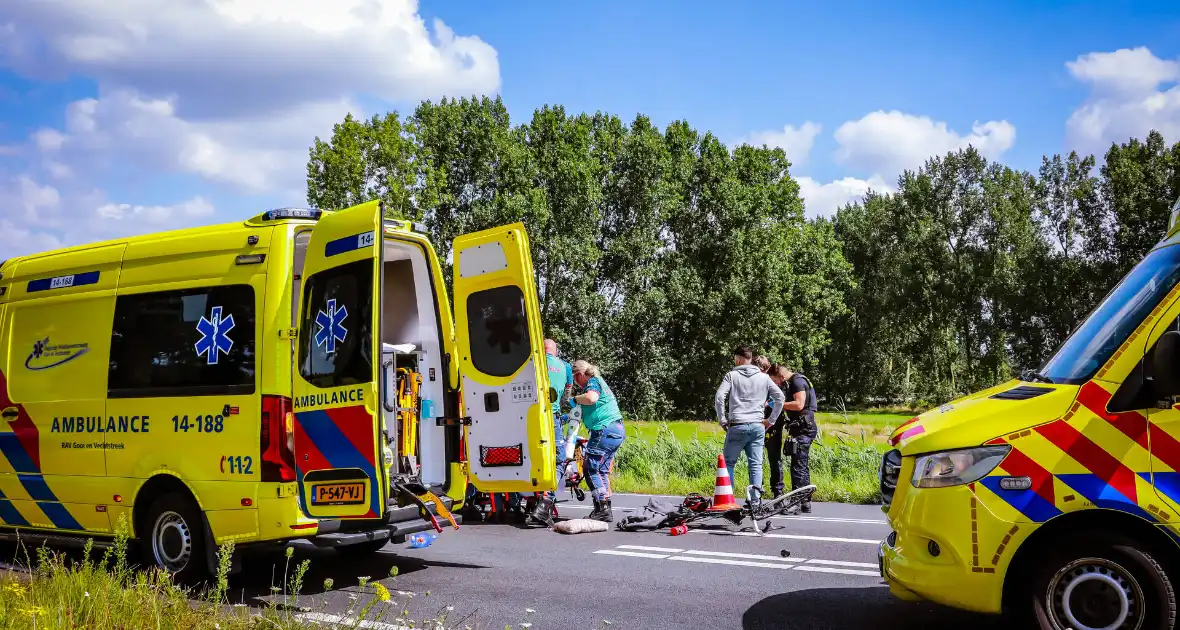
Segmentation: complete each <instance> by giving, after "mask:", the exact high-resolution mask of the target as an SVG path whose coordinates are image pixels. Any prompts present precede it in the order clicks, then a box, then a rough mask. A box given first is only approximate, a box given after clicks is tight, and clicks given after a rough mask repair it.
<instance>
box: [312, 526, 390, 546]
mask: <svg viewBox="0 0 1180 630" xmlns="http://www.w3.org/2000/svg"><path fill="white" fill-rule="evenodd" d="M389 536H390V532H389V529H375V530H372V531H368V532H348V533H344V532H337V533H335V534H320V535H319V536H316V537H315V538H314V539H313V540H314V542H315V545H316V546H317V547H347V546H348V545H356V544H360V543H365V542H369V541H373V540H389Z"/></svg>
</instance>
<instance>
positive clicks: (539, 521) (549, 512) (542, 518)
mask: <svg viewBox="0 0 1180 630" xmlns="http://www.w3.org/2000/svg"><path fill="white" fill-rule="evenodd" d="M529 524H530V525H544V526H545V527H553V499H551V498H550V497H546V496H542V497H540V498H539V499H537V506H536V507H535V508H533V512H532V514H529Z"/></svg>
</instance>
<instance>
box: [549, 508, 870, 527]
mask: <svg viewBox="0 0 1180 630" xmlns="http://www.w3.org/2000/svg"><path fill="white" fill-rule="evenodd" d="M557 509H558V511H561V510H585V511H587V512H589V511H590V510H593V509H594V507H593V506H590V505H569V504H564V503H562V504H558V506H557ZM612 510H613V511H615V512H623V513H625V514H630V513H632V512H640V511H641V510H642V508H627V507H617V508H612ZM770 520H772V521H780V520H781V521H813V522H817V523H848V524H852V525H888V524H889V522H888V521H885V520H881V519H869V518H842V517H835V516H772V517H770Z"/></svg>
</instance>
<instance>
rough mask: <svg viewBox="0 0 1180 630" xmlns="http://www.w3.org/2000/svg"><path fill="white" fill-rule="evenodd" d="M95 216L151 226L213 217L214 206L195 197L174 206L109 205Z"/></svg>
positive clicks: (99, 208) (99, 210)
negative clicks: (144, 223)
mask: <svg viewBox="0 0 1180 630" xmlns="http://www.w3.org/2000/svg"><path fill="white" fill-rule="evenodd" d="M94 214H95V215H97V216H98V217H100V218H103V219H111V220H113V221H125V220H128V219H130V220H132V221H135V222H136V223H140V222H146V223H148V224H149V225H160V224H167V223H170V222H172V221H174V220H180V221H187V220H188V219H201V218H205V217H210V216H213V204H211V203H209V202H208V201H206V200H205V199H204V198H202V197H194V198H192V199H190V200H188V201H185V202H183V203H179V204H176V205H174V206H133V205H131V204H129V203H107V204H103V205H101V206H99V207H98V208H97V209H96V210H95V211H94Z"/></svg>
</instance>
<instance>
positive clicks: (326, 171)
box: [307, 98, 1180, 418]
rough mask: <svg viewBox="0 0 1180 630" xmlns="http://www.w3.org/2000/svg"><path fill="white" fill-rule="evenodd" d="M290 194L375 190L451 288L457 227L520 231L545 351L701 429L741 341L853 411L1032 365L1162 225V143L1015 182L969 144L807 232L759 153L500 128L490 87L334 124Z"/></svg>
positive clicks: (647, 134) (697, 138) (334, 202)
mask: <svg viewBox="0 0 1180 630" xmlns="http://www.w3.org/2000/svg"><path fill="white" fill-rule="evenodd" d="M307 182H308V201H309V202H310V203H311V204H312V205H315V206H317V207H326V208H339V207H347V206H349V205H353V204H355V203H359V202H361V201H365V200H368V199H373V198H380V199H383V200H385V201H386V203H387V206H388V208H389V209H390V210H389V211H390V213H391V214H392V215H394V216H398V217H408V218H413V219H415V220H420V221H423V222H424V223H425V224H426V225H427V226H428V227H429V229H430V230H431V233H432V236H433V240H434V243H435V247H436V248H437V249H438V251H439V254H440V256H441V257H443V258H444V259H446V261H447V265H446V267H447V274H448V276H449V274H450V271H449V267H450V264H449V263H450V250H451V241H452V240H453V239H454V238H455V237H456V236H459V235H460V234H464V233H469V232H473V231H477V230H481V229H486V228H489V227H493V226H496V225H501V224H504V223H510V222H514V221H523V222H524V223H525V225H526V227H527V228H528V231H529V236H530V242H531V245H532V255H533V260H534V264H535V268H536V272H537V283H538V288H539V290H540V297H541V310H542V315H543V319H544V325H545V329H546V334H547V335H548V336H551V337H553V338H555V339H556V340H557V341H558V342H559V344H560V345H561V346H562V349H563V353H564V354H566V355H567V356H570V357H580V358H586V359H589V360H591V361H594V362H596V363H598V364H599V365H600V366H601V367H602V368H603V370H604V372H605V373H606V375H607V378H608V379H609V380H610V382H611V384H612V387H613V388H614V389H615V390H616V392H617V393H618V394H619V396H620V399H621V401H622V402H623V405H624V407H625V409H626V410H627V411H628V413H630V414H632V415H633V416H638V417H649V418H656V417H658V418H676V417H701V416H705V415H708V414H710V413H711V407H712V393H713V390H714V388H715V387H716V383H717V381H718V379H719V378H720V377H721V375H722V374H723V373H724V372H725V371H726V370H727V369H728V368H729V366H730V362H731V358H730V356H729V353H730V350H731V348H732V347H733V346H734V345H737V344H741V343H747V344H753V345H755V346H756V347H757V348H758V349H759V350H760V351H761V352H763V353H765V354H767V355H769V356H771V357H772V358H774V359H776V360H779V361H783V362H786V363H788V364H791V365H793V366H795V367H796V368H798V369H802V370H803V371H804V372H805V373H808V374H809V375H811V376H812V378H813V380H814V381H815V382H816V383H817V385H818V387H819V389H820V390H821V395H822V396H824V397H826V398H827V399H828V400H829V401H835V400H837V399H840V400H843V401H846V402H847V403H848V404H852V405H874V404H894V403H898V402H902V403H909V404H915V403H916V404H923V403H925V402H935V401H942V400H947V399H950V398H953V397H955V396H957V395H960V394H962V393H965V392H967V391H971V390H975V389H979V388H982V387H987V386H990V385H992V384H995V383H997V382H999V381H1001V380H1004V379H1007V378H1009V377H1011V376H1012V375H1013V374H1015V373H1018V372H1019V371H1020V370H1021V369H1025V368H1030V367H1037V366H1038V365H1039V364H1040V363H1041V362H1042V361H1044V360H1045V359H1046V358H1047V356H1048V355H1049V354H1050V353H1051V352H1052V351H1053V349H1054V348H1055V347H1056V346H1057V345H1058V344H1060V343H1061V341H1062V340H1064V338H1065V337H1066V336H1067V335H1068V334H1069V332H1070V330H1071V329H1072V328H1073V327H1074V326H1075V325H1077V324H1078V323H1079V322H1080V320H1081V318H1082V317H1084V316H1085V314H1086V313H1087V312H1088V311H1089V310H1090V309H1091V308H1093V306H1094V305H1095V304H1096V303H1097V301H1098V300H1099V299H1100V298H1101V297H1102V295H1104V294H1105V293H1106V291H1108V290H1109V289H1110V288H1111V286H1113V284H1114V283H1115V282H1117V280H1118V278H1120V277H1121V276H1122V274H1124V273H1125V272H1126V271H1127V269H1129V268H1130V266H1131V265H1133V264H1134V263H1135V262H1136V261H1137V260H1138V259H1139V258H1140V257H1141V256H1142V255H1143V253H1144V252H1145V251H1147V250H1148V249H1149V248H1150V247H1151V246H1152V245H1154V243H1155V242H1156V241H1158V239H1159V238H1160V236H1161V235H1162V234H1163V231H1164V229H1165V226H1166V224H1167V221H1168V217H1169V215H1170V211H1171V206H1172V203H1173V202H1174V201H1175V199H1176V198H1177V196H1180V144H1176V145H1174V146H1172V147H1169V146H1168V145H1167V144H1166V143H1165V142H1164V139H1163V138H1162V137H1161V136H1160V135H1159V134H1158V133H1155V132H1152V133H1150V134H1149V135H1148V136H1147V137H1146V139H1145V140H1142V141H1141V140H1130V141H1128V142H1127V143H1123V144H1119V145H1114V146H1112V147H1111V148H1110V150H1109V151H1108V152H1107V153H1106V155H1105V156H1103V158H1102V160H1101V166H1098V161H1097V160H1096V159H1095V158H1094V157H1093V156H1078V155H1076V154H1070V155H1068V156H1060V155H1054V156H1049V157H1046V158H1045V159H1044V161H1043V163H1042V165H1041V168H1040V169H1039V171H1038V172H1037V173H1035V174H1032V173H1026V172H1021V171H1017V170H1013V169H1010V168H1008V167H1005V166H1003V165H1001V164H997V163H992V162H989V161H988V160H987V159H985V158H984V157H983V156H982V155H980V154H979V152H978V151H976V150H975V149H973V148H967V149H963V150H959V151H955V152H952V153H949V154H947V155H943V156H933V157H931V159H930V160H928V161H927V162H926V164H925V165H923V166H922V167H920V168H918V169H917V170H914V171H908V172H906V173H903V174H902V175H901V176H900V177H899V178H898V182H897V191H896V192H894V193H890V194H882V193H880V192H870V193H868V194H867V195H866V196H865V197H864V198H863V199H861V200H859V201H857V202H855V203H852V204H849V205H847V206H846V207H844V208H842V209H840V211H839V212H838V213H837V214H836V215H835V216H834V217H832V218H830V219H828V218H815V219H808V218H806V217H805V215H804V208H803V202H802V199H801V198H800V196H799V187H798V184H797V183H796V181H795V180H794V179H793V178H792V177H791V175H790V163H789V162H788V160H787V159H786V156H785V155H784V154H783V152H782V151H781V150H780V149H771V148H767V147H751V146H738V147H732V148H731V147H727V146H725V144H723V143H722V142H721V141H720V140H719V139H717V138H716V137H715V136H713V135H712V134H709V133H701V132H699V131H697V130H696V129H694V128H693V127H692V126H691V125H689V124H688V123H687V122H685V121H676V122H673V123H671V124H669V125H668V126H667V127H666V128H664V129H660V128H659V127H657V126H656V125H655V124H653V123H652V121H651V120H650V119H648V118H647V117H645V116H642V115H640V116H636V117H635V119H634V120H632V121H631V122H630V123H625V122H623V121H622V120H620V119H619V118H618V117H616V116H613V115H609V114H604V113H594V114H587V113H579V114H573V113H570V112H567V111H566V110H565V109H564V108H563V107H561V106H546V107H542V108H540V109H538V110H536V111H535V112H534V113H533V115H532V117H531V119H529V120H528V121H527V122H524V123H518V124H516V125H513V124H512V122H511V120H510V118H509V115H508V111H507V109H506V108H505V107H504V105H503V103H502V102H501V101H500V100H499V99H498V98H495V99H489V98H471V99H453V100H452V99H444V100H442V101H440V102H437V103H435V102H429V101H428V102H424V103H422V104H421V105H419V106H418V107H417V108H416V109H415V111H414V112H413V113H412V114H411V115H410V116H408V117H405V118H403V117H401V116H399V115H398V114H397V113H390V114H387V115H385V116H375V117H373V118H371V119H368V120H358V119H355V118H353V117H351V116H349V117H346V118H345V119H344V121H342V122H341V123H340V124H338V125H336V127H335V128H334V129H333V133H332V136H331V137H330V138H329V139H327V140H321V139H319V138H316V139H315V142H314V144H313V146H312V147H311V151H310V159H309V162H308V179H307ZM448 284H449V282H448Z"/></svg>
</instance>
